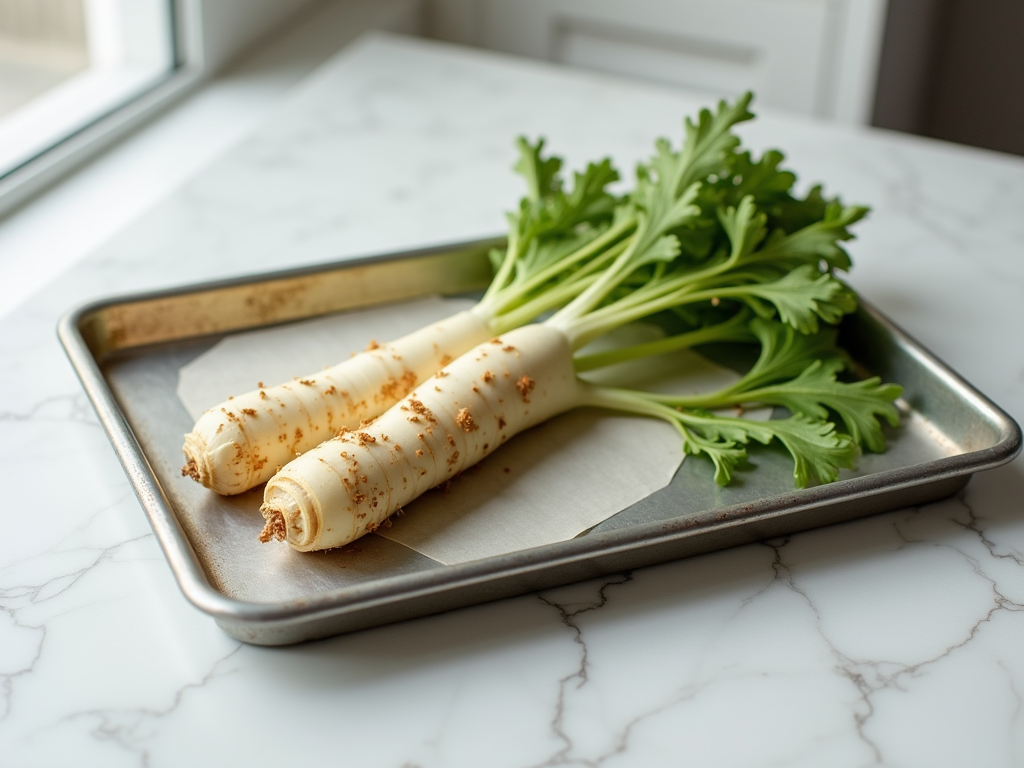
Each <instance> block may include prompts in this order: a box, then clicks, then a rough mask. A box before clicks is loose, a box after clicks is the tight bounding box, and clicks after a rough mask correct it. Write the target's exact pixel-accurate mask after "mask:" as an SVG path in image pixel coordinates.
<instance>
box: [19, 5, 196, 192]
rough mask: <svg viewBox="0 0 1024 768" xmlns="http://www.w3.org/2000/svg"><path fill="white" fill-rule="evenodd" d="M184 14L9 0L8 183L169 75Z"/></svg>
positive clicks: (169, 9) (67, 150)
mask: <svg viewBox="0 0 1024 768" xmlns="http://www.w3.org/2000/svg"><path fill="white" fill-rule="evenodd" d="M174 16H175V14H174V7H173V2H172V0H0V184H3V185H5V186H6V187H10V186H11V182H12V179H13V177H16V176H20V177H27V176H34V175H38V173H39V171H41V170H42V168H40V167H38V166H40V165H41V166H48V165H53V163H52V162H51V163H42V164H38V163H36V162H34V161H37V160H39V159H40V158H42V157H44V156H47V155H49V154H51V153H54V152H55V151H56V150H61V149H63V150H64V151H63V152H57V154H63V155H64V156H68V155H71V154H75V151H74V149H75V148H72V147H68V146H67V145H68V143H69V142H72V141H73V140H74V139H75V138H76V137H80V136H81V135H82V134H83V132H86V131H89V130H90V129H93V128H95V127H96V126H97V125H98V124H99V123H101V122H102V121H104V120H105V119H107V118H110V116H111V115H113V114H115V113H116V112H117V111H118V110H119V109H121V108H122V107H124V106H125V105H127V104H130V103H132V102H134V101H136V100H138V99H139V97H140V96H142V95H143V94H146V93H148V92H150V91H152V90H153V89H154V88H155V87H157V86H159V85H160V84H161V83H164V82H165V81H167V80H168V79H169V78H170V77H171V75H172V74H173V72H174V70H175V63H176V57H175V38H174V33H173V30H174V26H175V25H174V21H175V19H174ZM109 128H110V126H106V130H108V131H109ZM95 132H96V131H95V130H94V133H95ZM80 143H81V142H80ZM78 149H79V150H80V149H81V148H78ZM30 166H37V167H36V168H34V169H30ZM3 191H5V189H4V188H3V187H0V192H3Z"/></svg>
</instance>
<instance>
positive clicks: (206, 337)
mask: <svg viewBox="0 0 1024 768" xmlns="http://www.w3.org/2000/svg"><path fill="white" fill-rule="evenodd" d="M495 242H496V241H479V242H474V243H469V244H460V245H456V246H450V247H442V248H433V249H427V250H420V251H415V252H403V253H399V254H389V255H384V256H373V257H367V258H363V259H358V260H354V261H345V262H342V263H338V264H333V265H328V266H322V267H316V268H307V269H301V270H291V271H287V272H279V273H274V274H269V275H260V276H256V277H250V278H245V279H239V280H233V281H227V282H219V283H215V284H205V285H199V286H193V287H187V288H181V289H175V290H170V291H164V292H159V293H150V294H146V295H135V296H129V297H120V298H115V299H111V300H107V301H103V302H99V303H94V304H90V305H89V306H85V307H82V308H80V309H78V310H76V311H73V312H71V313H69V314H68V315H67V316H65V317H64V318H63V319H62V321H61V323H60V327H59V334H60V338H61V340H62V343H63V344H64V347H65V349H66V351H67V353H68V355H69V357H70V359H71V362H72V364H73V365H74V367H75V369H76V371H77V373H78V375H79V377H80V379H81V381H82V383H83V385H84V387H85V390H86V392H87V393H88V396H89V397H90V399H91V400H92V402H93V404H94V406H95V408H96V411H97V413H98V415H99V418H100V421H101V422H102V424H103V426H104V428H105V429H106V431H107V434H108V435H109V437H110V440H111V442H112V444H113V446H114V449H115V451H116V452H117V455H118V457H119V459H120V461H121V463H122V465H123V466H124V469H125V472H126V473H127V475H128V478H129V480H130V481H131V483H132V485H133V487H134V489H135V492H136V494H137V495H138V497H139V500H140V501H141V503H142V507H143V509H144V510H145V512H146V514H147V515H148V517H149V520H150V523H151V525H152V526H153V529H154V531H155V532H156V535H157V538H158V540H159V542H160V545H161V547H162V548H163V551H164V553H165V555H166V557H167V559H168V562H169V564H170V566H171V569H172V571H173V572H174V574H175V576H176V578H177V580H178V583H179V585H180V586H181V589H182V591H183V592H184V594H185V596H186V597H187V598H188V599H189V600H190V601H191V602H192V603H193V604H195V605H196V606H197V607H198V608H199V609H200V610H202V611H205V612H206V613H208V614H210V615H211V616H212V617H213V618H214V619H215V620H216V621H217V623H218V624H219V625H220V626H221V627H222V628H223V629H224V630H225V631H226V632H228V633H229V634H230V635H232V636H234V637H236V638H238V639H240V640H243V641H245V642H249V643H255V644H260V645H282V644H288V643H295V642H300V641H303V640H308V639H313V638H318V637H324V636H328V635H332V634H338V633H341V632H347V631H351V630H356V629H360V628H365V627H370V626H374V625H378V624H384V623H388V622H392V621H398V620H402V619H408V618H413V617H416V616H423V615H426V614H431V613H436V612H440V611H445V610H449V609H453V608H457V607H461V606H466V605H470V604H473V603H478V602H482V601H486V600H492V599H496V598H501V597H507V596H511V595H515V594H521V593H524V592H529V591H533V590H537V589H542V588H546V587H550V586H554V585H558V584H564V583H568V582H571V581H578V580H582V579H586V578H592V577H595V576H599V575H604V574H607V573H612V572H619V571H624V570H629V569H633V568H637V567H640V566H644V565H650V564H654V563H659V562H664V561H667V560H670V559H675V558H679V557H685V556H689V555H694V554H698V553H702V552H708V551H711V550H715V549H720V548H724V547H729V546H734V545H738V544H743V543H749V542H753V541H758V540H762V539H765V538H770V537H774V536H779V535H783V534H788V533H793V532H796V531H799V530H804V529H808V528H813V527H817V526H822V525H827V524H831V523H837V522H840V521H844V520H850V519H853V518H857V517H862V516H865V515H870V514H874V513H878V512H882V511H886V510H891V509H897V508H900V507H904V506H910V505H917V504H922V503H926V502H929V501H933V500H936V499H940V498H943V497H945V496H948V495H950V494H953V493H955V492H956V491H958V490H959V489H960V488H962V487H963V486H964V485H965V484H966V483H967V481H968V480H969V478H970V476H971V474H972V473H974V472H977V471H979V470H984V469H988V468H991V467H995V466H998V465H1000V464H1003V463H1005V462H1008V461H1010V460H1011V459H1012V458H1013V457H1014V456H1016V454H1017V453H1018V452H1019V451H1020V447H1021V432H1020V428H1019V427H1018V425H1017V424H1016V423H1015V422H1014V421H1013V420H1012V419H1011V418H1010V417H1009V416H1008V415H1007V414H1006V413H1004V412H1003V411H1002V410H1001V409H999V408H998V407H997V406H996V405H994V404H993V403H991V402H990V401H989V400H988V399H986V398H985V397H984V396H983V395H982V394H980V393H979V392H977V391H976V390H975V389H974V388H973V387H971V386H970V385H969V384H967V383H966V382H965V381H964V380H963V379H961V378H960V377H959V376H958V375H956V374H955V373H953V372H952V371H951V370H949V368H947V367H946V366H945V365H943V364H942V363H941V362H940V361H938V360H937V359H936V358H935V357H934V356H932V355H931V354H929V353H928V352H927V351H925V350H924V349H922V348H921V346H920V345H918V344H916V343H915V342H914V341H913V340H911V339H910V338H909V337H907V335H906V334H904V333H903V332H901V331H900V330H899V329H898V328H896V327H895V326H894V325H893V324H892V323H891V322H890V321H889V320H887V319H886V318H885V317H883V316H882V315H880V314H879V313H878V312H877V311H875V310H873V309H872V308H871V307H870V306H867V305H863V306H862V307H861V309H860V310H858V312H857V313H856V314H855V315H853V316H851V317H849V318H847V319H846V320H845V321H844V325H843V326H842V329H841V334H842V342H843V344H844V346H845V347H846V348H847V349H848V350H849V351H850V352H851V354H852V355H853V357H854V359H855V361H856V362H857V364H858V365H859V366H860V367H862V368H863V371H864V372H865V373H871V374H878V375H880V376H882V377H883V379H885V380H887V381H895V382H898V383H900V384H902V385H903V387H904V388H905V394H904V398H903V399H902V401H901V402H900V405H901V407H902V408H903V410H904V418H903V421H902V424H901V425H900V427H898V428H896V429H894V430H891V431H890V435H889V436H890V440H891V443H890V447H889V449H888V450H887V451H886V452H885V453H883V454H865V455H864V456H862V457H861V458H860V460H859V464H858V467H857V469H856V471H850V472H846V471H844V473H843V474H842V476H841V478H840V480H839V481H838V482H835V483H832V484H829V485H824V486H819V487H814V488H808V489H803V490H799V489H794V488H793V484H792V483H793V481H792V465H791V463H790V462H789V459H788V456H786V455H785V454H784V453H783V452H781V451H778V452H777V451H773V450H770V449H766V450H760V451H758V452H757V454H756V457H755V462H756V464H757V465H758V470H757V471H754V472H744V473H741V475H742V477H741V479H740V480H739V482H736V483H734V484H733V485H730V486H729V487H726V488H719V487H717V486H716V485H715V484H714V483H713V481H712V479H711V474H712V470H711V466H710V463H709V462H706V461H701V460H688V461H685V462H683V463H682V465H681V467H680V469H679V471H678V472H677V473H676V476H675V477H674V479H673V480H672V482H671V483H670V484H669V485H668V486H667V487H665V488H664V489H662V490H661V491H658V492H656V493H653V494H651V495H650V496H648V497H647V498H645V499H643V500H642V501H640V502H638V503H636V504H634V505H633V506H631V507H629V508H627V509H625V510H622V511H621V512H619V513H618V514H617V515H615V516H613V517H611V518H609V519H608V520H606V521H605V522H604V523H601V524H600V525H598V526H596V527H594V528H592V529H590V530H589V531H587V532H586V533H584V534H582V535H580V536H579V537H577V538H575V539H572V540H570V541H564V542H560V543H557V544H551V545H547V546H542V547H536V548H533V549H528V550H524V551H520V552H515V553H512V554H509V555H503V556H497V557H490V558H486V559H482V560H476V561H472V562H468V563H463V564H458V565H442V564H440V563H437V562H435V561H433V560H431V559H429V558H427V557H424V556H423V555H420V554H418V553H416V552H414V551H413V550H410V549H407V548H406V547H403V546H402V545H400V544H397V543H395V542H392V541H389V540H387V539H384V538H381V537H378V536H375V535H373V536H368V537H365V538H364V539H362V540H360V542H359V546H358V547H351V548H346V549H341V550H332V551H327V552H317V553H305V554H299V553H296V552H293V551H291V550H290V548H288V547H285V546H265V545H260V544H259V543H258V542H257V540H256V535H255V533H256V531H258V529H259V528H260V527H261V525H262V519H261V518H260V516H259V513H258V512H257V509H258V507H259V504H260V501H261V499H262V488H256V489H253V490H252V491H249V492H248V493H245V494H242V495H240V496H236V497H229V498H225V497H219V496H217V495H215V494H213V493H211V492H210V491H208V490H206V489H204V488H202V487H201V486H199V485H198V484H196V483H193V482H191V481H187V480H183V478H182V477H181V465H182V454H181V444H182V436H183V435H184V434H185V433H186V432H188V431H189V430H190V429H191V428H192V420H191V418H190V417H189V415H188V414H187V413H186V411H185V408H184V407H183V406H182V405H181V403H180V402H179V400H178V398H177V397H176V395H175V387H176V384H177V375H178V370H179V369H180V368H181V366H182V365H184V364H185V363H187V362H188V361H190V360H192V359H194V358H195V357H196V356H197V355H199V354H201V353H202V352H204V351H206V350H207V349H209V348H210V347H211V346H212V345H213V344H215V343H216V342H217V341H218V340H220V339H221V338H224V337H225V336H226V335H228V334H231V333H236V332H240V331H247V330H253V329H256V328H262V327H267V326H271V325H275V324H280V323H285V322H289V321H295V320H301V319H307V318H311V317H315V316H321V315H325V314H330V313H335V312H344V311H346V310H351V309H353V308H357V307H364V306H368V305H373V304H378V303H384V302H392V301H399V300H402V299H411V298H415V297H419V296H424V295H429V294H435V293H446V294H464V293H467V292H472V291H474V290H478V289H479V288H480V287H481V286H483V285H485V284H486V282H487V280H488V279H489V276H490V272H489V267H488V265H487V259H486V252H487V250H489V248H491V247H493V246H494V245H495Z"/></svg>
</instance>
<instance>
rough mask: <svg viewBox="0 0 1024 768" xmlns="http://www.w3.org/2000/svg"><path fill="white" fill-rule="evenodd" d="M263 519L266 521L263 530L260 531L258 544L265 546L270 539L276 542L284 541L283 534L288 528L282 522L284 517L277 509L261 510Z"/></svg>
mask: <svg viewBox="0 0 1024 768" xmlns="http://www.w3.org/2000/svg"><path fill="white" fill-rule="evenodd" d="M260 512H262V513H263V517H264V518H265V519H266V521H267V522H266V525H264V526H263V530H262V531H260V537H259V539H260V543H261V544H266V543H267V542H268V541H270V540H271V539H274V540H276V541H284V539H285V534H286V533H287V532H288V526H287V525H286V524H285V522H284V515H283V514H282V513H281V511H280V510H278V509H266V508H264V509H261V510H260Z"/></svg>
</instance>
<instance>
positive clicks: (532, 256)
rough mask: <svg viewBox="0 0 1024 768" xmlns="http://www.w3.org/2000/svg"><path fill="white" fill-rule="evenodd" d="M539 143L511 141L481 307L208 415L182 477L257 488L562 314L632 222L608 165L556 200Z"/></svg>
mask: <svg viewBox="0 0 1024 768" xmlns="http://www.w3.org/2000/svg"><path fill="white" fill-rule="evenodd" d="M543 144H544V142H543V140H540V141H538V142H537V143H536V144H532V145H531V144H530V143H529V142H527V141H526V140H525V139H520V140H519V142H518V146H519V150H520V153H521V157H520V160H519V162H518V163H517V164H516V170H517V171H519V172H520V173H521V174H522V175H523V176H524V178H525V179H526V181H527V187H528V192H527V195H526V197H525V198H523V199H522V200H521V201H520V204H519V207H518V209H517V210H516V211H514V212H512V213H510V214H509V215H508V220H509V235H508V242H507V246H506V248H505V249H504V250H503V251H497V252H495V253H494V254H492V256H493V257H494V258H496V259H497V260H498V261H499V263H500V266H498V267H497V271H496V273H495V275H494V278H493V280H492V281H491V284H490V286H489V287H488V289H487V291H486V292H485V294H484V296H483V298H482V299H481V300H480V303H479V304H477V306H476V307H474V308H473V309H472V310H470V311H469V312H466V313H462V314H459V315H455V316H453V317H452V318H449V319H448V320H445V321H442V322H441V323H440V324H437V325H435V326H431V327H429V328H426V329H424V330H422V331H418V332H417V333H414V334H412V335H410V336H407V337H405V338H404V339H400V340H398V341H396V342H392V343H391V344H388V345H385V346H384V347H381V348H379V349H376V350H371V351H368V352H367V353H365V354H363V355H359V356H357V357H355V358H354V359H352V360H350V361H346V362H345V363H342V364H340V365H338V366H335V367H334V368H330V369H328V370H327V371H324V372H322V373H319V374H316V375H313V376H309V377H306V378H303V379H297V380H295V381H293V382H290V383H288V384H284V385H281V386H279V387H274V388H272V389H263V388H261V389H259V390H258V391H256V392H253V393H250V394H248V395H245V396H242V397H238V398H234V399H232V400H230V401H229V402H226V403H222V404H220V405H218V406H215V407H214V408H212V409H211V410H210V411H208V412H207V413H206V414H204V415H203V416H202V417H201V418H200V420H199V422H198V423H197V424H196V426H195V428H194V429H193V431H192V433H191V434H189V435H187V436H186V438H185V446H184V452H185V458H186V464H185V466H184V467H183V468H182V474H183V475H187V476H189V477H191V478H193V479H194V480H196V481H198V482H200V483H202V484H203V485H205V486H207V487H208V488H211V489H212V490H214V491H216V492H218V493H222V494H235V493H241V492H243V491H246V490H248V489H249V488H252V487H254V486H256V485H258V484H260V483H262V482H264V481H266V480H267V479H268V478H269V477H270V476H271V475H273V474H274V472H275V471H276V470H277V468H278V467H279V465H283V464H285V463H287V462H288V461H290V460H291V459H293V458H295V455H296V454H299V453H303V452H305V451H307V450H308V449H310V448H312V447H314V446H315V445H317V444H319V443H320V442H321V441H323V440H326V439H328V438H330V437H332V436H333V435H334V434H336V433H337V432H339V431H340V430H342V429H344V428H352V427H355V426H358V425H359V424H360V422H362V421H363V420H365V419H368V418H373V417H375V416H378V415H379V414H381V413H383V412H384V411H385V410H387V408H388V407H389V406H391V405H392V404H393V403H395V402H396V401H397V400H398V399H399V398H400V397H402V396H403V395H404V394H406V393H407V392H408V391H409V390H410V389H412V387H413V386H414V385H415V384H417V383H418V382H420V381H422V380H423V379H424V378H426V377H427V376H430V375H431V374H433V373H434V372H435V371H437V370H438V369H439V368H440V367H442V366H443V365H444V364H445V363H446V362H447V361H449V360H451V359H454V358H456V357H458V356H459V355H461V354H462V353H464V352H465V351H466V350H468V349H471V348H472V347H473V346H475V345H476V344H478V343H481V342H483V341H486V340H487V339H489V338H492V337H493V336H496V335H498V334H500V333H503V332H504V331H507V330H509V329H511V328H516V327H518V326H520V325H522V324H524V323H528V322H531V321H533V320H534V319H535V318H537V317H539V316H541V315H543V314H545V313H546V312H548V311H550V310H553V309H556V308H557V307H560V306H562V305H564V304H565V303H566V302H567V301H569V300H571V299H572V297H574V296H576V295H578V294H579V293H580V292H581V291H583V290H584V289H586V287H587V286H588V285H589V284H590V283H591V282H593V280H594V279H595V274H596V272H598V271H599V270H600V268H601V266H602V265H603V264H605V263H606V262H608V261H609V260H610V259H611V258H613V257H614V255H615V253H617V250H616V249H619V248H621V247H623V246H622V245H621V241H622V239H623V238H624V237H625V236H626V235H627V234H628V233H629V232H630V231H631V229H632V228H633V226H634V225H633V223H632V222H631V221H626V222H624V223H620V224H618V225H614V226H613V223H612V214H613V210H614V198H613V197H612V196H611V195H610V194H609V193H608V192H607V191H606V189H605V188H606V187H607V185H608V184H610V183H612V182H614V181H616V180H617V179H618V173H617V172H616V171H615V170H614V169H613V168H612V166H611V163H610V161H608V160H604V161H602V162H600V163H596V164H594V163H591V164H590V165H588V166H587V168H586V170H585V171H584V172H583V173H577V174H575V175H574V177H573V188H572V191H571V192H570V191H567V190H564V189H563V181H562V178H561V176H560V175H559V171H560V168H561V160H560V159H558V158H554V157H549V158H545V157H543V156H542V155H541V149H542V147H543Z"/></svg>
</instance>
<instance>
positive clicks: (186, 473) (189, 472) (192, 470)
mask: <svg viewBox="0 0 1024 768" xmlns="http://www.w3.org/2000/svg"><path fill="white" fill-rule="evenodd" d="M181 476H182V477H191V478H192V479H193V480H195V481H196V482H197V483H198V482H200V479H199V467H198V466H196V460H195V459H191V458H190V459H189V460H188V462H187V463H186V464H185V466H183V467H182V468H181Z"/></svg>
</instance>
